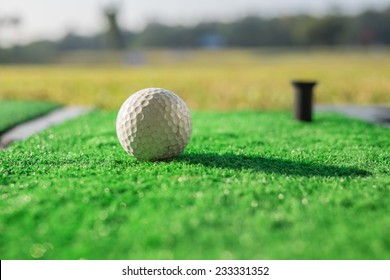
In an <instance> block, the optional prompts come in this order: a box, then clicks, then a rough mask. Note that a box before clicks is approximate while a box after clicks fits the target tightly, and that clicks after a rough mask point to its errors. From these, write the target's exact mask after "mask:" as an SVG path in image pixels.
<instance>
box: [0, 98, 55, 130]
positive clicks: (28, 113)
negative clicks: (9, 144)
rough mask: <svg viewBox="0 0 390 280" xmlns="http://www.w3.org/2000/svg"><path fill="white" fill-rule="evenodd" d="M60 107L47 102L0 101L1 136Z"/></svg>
mask: <svg viewBox="0 0 390 280" xmlns="http://www.w3.org/2000/svg"><path fill="white" fill-rule="evenodd" d="M58 107H59V105H57V104H54V103H50V102H45V101H9V100H0V134H2V133H4V131H6V130H7V129H10V128H12V127H13V126H15V125H17V124H19V123H21V122H24V121H27V120H29V119H31V118H34V117H38V116H41V115H43V114H46V113H48V112H49V111H52V110H53V109H56V108H58Z"/></svg>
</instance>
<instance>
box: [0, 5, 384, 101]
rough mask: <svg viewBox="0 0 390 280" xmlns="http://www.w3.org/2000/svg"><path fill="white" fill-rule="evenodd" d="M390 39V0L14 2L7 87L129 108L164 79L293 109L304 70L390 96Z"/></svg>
mask: <svg viewBox="0 0 390 280" xmlns="http://www.w3.org/2000/svg"><path fill="white" fill-rule="evenodd" d="M389 45H390V1H389V0H344V1H336V0H322V1H318V0H291V1H283V0H273V1H268V2H265V1H256V0H228V1H226V0H212V1H210V0H198V1H192V2H188V1H179V0H166V1H156V0H155V1H136V0H129V1H124V0H122V1H120V0H112V1H108V0H107V1H105V0H83V1H77V0H67V1H49V0H29V1H23V0H13V1H2V2H1V3H0V83H1V88H0V98H2V99H15V98H17V99H45V100H51V101H55V102H59V103H71V104H73V103H77V104H94V105H96V106H101V107H105V108H117V107H118V105H119V104H120V103H121V102H122V101H123V99H124V98H125V97H126V96H127V95H128V94H129V92H132V91H135V90H138V89H140V88H143V87H151V86H159V87H167V88H169V89H171V90H173V91H177V92H178V93H179V95H182V96H184V98H185V99H187V102H189V103H190V106H192V108H195V109H207V108H212V109H242V108H249V109H258V108H261V109H267V108H287V107H288V106H289V104H290V103H291V100H290V99H291V97H290V96H289V95H288V93H289V92H290V85H289V81H290V80H291V79H293V78H300V79H315V80H320V81H321V82H322V84H324V85H323V86H322V87H319V90H320V93H321V94H320V95H319V99H318V100H319V101H320V102H322V103H358V104H373V103H375V104H388V103H390V97H389V96H390V94H388V93H389V92H390V85H389V82H388V77H389V74H390V69H389V65H390V58H389V48H388V47H389ZM201 69H202V70H201ZM21 80H23V83H21Z"/></svg>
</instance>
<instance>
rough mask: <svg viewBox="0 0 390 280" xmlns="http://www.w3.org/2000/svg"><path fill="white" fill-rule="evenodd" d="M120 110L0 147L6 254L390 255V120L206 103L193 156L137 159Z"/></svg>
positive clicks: (196, 124) (0, 242)
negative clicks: (127, 146)
mask: <svg viewBox="0 0 390 280" xmlns="http://www.w3.org/2000/svg"><path fill="white" fill-rule="evenodd" d="M115 118H116V113H114V112H94V113H91V114H90V115H87V116H84V117H82V118H80V119H77V120H72V121H69V122H67V123H65V124H63V125H61V126H58V127H54V128H52V129H50V130H47V131H45V132H43V133H41V134H39V135H37V136H34V137H32V138H30V139H28V140H27V141H25V142H22V143H16V144H14V145H12V146H11V147H10V148H9V149H7V150H6V151H3V152H2V153H0V190H1V192H0V193H1V194H0V232H1V235H0V258H1V259H32V258H36V259H389V258H390V215H389V213H390V195H389V191H390V176H389V171H390V170H389V166H390V151H389V144H390V142H389V139H390V138H389V136H390V130H389V129H387V128H383V127H379V126H375V125H371V124H366V123H363V122H360V121H356V120H351V119H347V118H344V117H342V116H337V115H331V114H322V115H319V116H317V118H316V121H315V122H314V123H311V124H303V123H298V122H296V121H293V120H292V118H291V116H290V114H288V113H279V112H271V113H262V112H235V113H214V112H203V113H194V114H193V128H194V129H193V136H192V139H191V142H190V145H189V146H188V148H187V149H186V150H185V152H184V154H183V155H181V156H180V157H179V158H177V159H175V160H173V161H169V162H137V161H136V160H135V159H133V158H130V157H129V156H128V155H127V154H126V153H125V152H124V151H123V149H122V148H121V146H120V145H119V142H118V140H117V138H116V133H115Z"/></svg>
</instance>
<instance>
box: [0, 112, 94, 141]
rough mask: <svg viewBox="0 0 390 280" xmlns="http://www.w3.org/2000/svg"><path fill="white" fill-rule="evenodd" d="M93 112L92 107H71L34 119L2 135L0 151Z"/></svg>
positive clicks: (0, 137) (0, 136)
mask: <svg viewBox="0 0 390 280" xmlns="http://www.w3.org/2000/svg"><path fill="white" fill-rule="evenodd" d="M91 110H92V108H91V107H79V106H70V107H63V108H60V109H57V110H54V111H52V112H50V113H48V114H46V115H44V116H42V117H38V118H36V119H32V120H30V121H27V122H25V123H22V124H20V125H17V126H15V127H14V128H12V129H11V130H8V131H7V132H5V133H4V134H3V135H0V149H2V148H5V147H7V146H8V145H9V144H11V143H12V142H14V141H20V140H24V139H26V138H28V137H30V136H31V135H33V134H36V133H38V132H40V131H42V130H44V129H47V128H49V127H51V126H53V125H56V124H60V123H62V122H64V121H66V120H69V119H72V118H76V117H79V116H81V115H84V114H86V113H88V112H90V111H91Z"/></svg>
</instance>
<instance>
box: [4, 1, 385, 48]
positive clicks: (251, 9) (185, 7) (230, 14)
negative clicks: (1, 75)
mask: <svg viewBox="0 0 390 280" xmlns="http://www.w3.org/2000/svg"><path fill="white" fill-rule="evenodd" d="M110 2H121V3H122V9H121V16H120V23H121V25H122V26H123V27H124V28H126V29H129V30H134V31H136V30H141V29H142V28H143V27H144V26H145V24H146V23H147V22H149V21H151V20H155V21H156V20H157V21H161V22H165V23H168V24H183V25H190V24H195V23H197V22H199V21H204V20H207V21H210V20H221V21H229V20H233V19H235V18H239V17H243V16H246V15H260V16H267V17H270V16H275V15H281V14H296V13H312V14H323V13H326V12H327V11H329V10H330V9H331V8H332V7H338V8H340V9H341V10H342V11H344V12H348V13H357V12H359V11H362V10H364V9H366V8H374V9H380V8H383V7H387V6H390V0H271V1H267V0H196V1H194V0H192V1H185V0H57V1H54V0H0V18H3V17H7V16H14V15H17V16H19V17H20V18H21V19H22V21H21V24H20V25H19V26H16V27H10V26H4V25H3V26H0V46H10V45H13V44H24V43H28V42H31V41H34V40H40V39H50V40H56V39H59V38H61V37H63V36H64V35H65V34H67V33H69V32H77V33H80V34H93V33H97V32H99V31H102V30H103V28H104V26H105V22H104V18H103V16H102V7H104V6H105V5H107V4H108V3H110Z"/></svg>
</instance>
